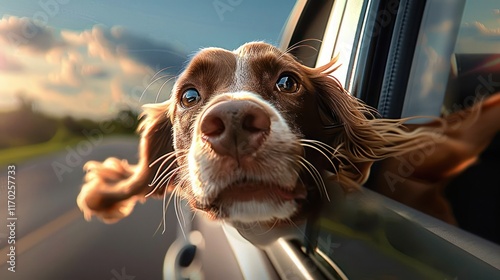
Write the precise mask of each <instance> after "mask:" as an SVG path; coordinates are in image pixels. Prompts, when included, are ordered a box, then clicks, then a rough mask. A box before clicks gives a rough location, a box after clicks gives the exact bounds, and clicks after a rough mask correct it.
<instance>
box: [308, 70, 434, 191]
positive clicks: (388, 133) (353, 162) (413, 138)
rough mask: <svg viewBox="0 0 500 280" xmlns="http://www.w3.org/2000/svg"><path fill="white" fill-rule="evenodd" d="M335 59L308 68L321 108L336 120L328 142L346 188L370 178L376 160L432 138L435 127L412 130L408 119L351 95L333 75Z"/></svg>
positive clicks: (339, 175) (340, 178)
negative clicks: (383, 113)
mask: <svg viewBox="0 0 500 280" xmlns="http://www.w3.org/2000/svg"><path fill="white" fill-rule="evenodd" d="M334 63H335V61H332V62H331V63H330V64H327V65H325V66H323V67H320V68H315V69H311V68H307V69H306V71H307V73H308V76H309V77H310V80H311V83H312V86H313V87H314V89H315V90H314V93H315V95H316V99H317V103H318V104H319V105H318V106H319V107H320V110H323V111H324V112H325V113H326V114H327V113H328V112H329V113H330V114H332V117H331V119H332V120H335V121H334V122H336V123H337V125H336V128H335V129H334V130H332V132H335V133H336V134H335V137H331V138H330V139H331V140H330V142H329V143H326V144H328V145H330V146H332V147H333V148H334V151H335V152H334V153H333V155H332V157H333V158H334V159H336V160H337V162H339V164H338V166H337V170H336V172H335V177H336V179H337V180H338V181H339V182H340V183H341V185H342V186H343V187H344V189H347V190H352V189H356V188H358V186H359V185H360V184H362V183H364V182H365V181H366V180H367V178H368V176H369V173H370V168H371V166H372V163H373V162H374V161H377V160H381V159H385V158H388V157H393V156H398V155H401V154H404V153H407V152H408V151H411V150H414V149H416V148H417V147H418V146H419V145H421V144H422V143H425V142H429V141H431V140H432V136H433V135H435V131H434V130H435V129H433V128H427V127H421V128H418V129H415V130H410V129H408V128H407V127H406V126H405V125H404V122H405V121H406V120H399V119H396V120H392V119H381V118H378V117H377V112H376V110H375V109H373V108H371V107H369V106H367V105H366V104H364V103H363V102H361V101H360V100H358V99H357V98H355V97H354V96H352V95H350V94H349V93H348V92H347V91H346V90H345V89H344V88H343V87H342V85H341V84H340V82H339V81H338V80H337V79H335V78H334V77H332V76H331V73H332V72H333V71H334V70H335V68H332V66H333V65H334ZM332 69H333V70H332ZM325 133H328V131H325ZM417 144H419V145H417Z"/></svg>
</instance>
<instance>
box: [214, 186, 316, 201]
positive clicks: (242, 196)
mask: <svg viewBox="0 0 500 280" xmlns="http://www.w3.org/2000/svg"><path fill="white" fill-rule="evenodd" d="M306 196H307V193H306V190H305V188H303V187H301V186H300V185H299V186H295V187H293V188H285V187H283V186H280V185H277V184H272V183H260V182H239V183H235V184H232V185H230V186H229V187H227V188H225V189H224V190H223V191H221V192H220V193H219V194H218V196H217V198H216V199H215V203H218V204H222V203H224V204H227V203H234V202H244V201H252V200H254V201H266V200H274V201H290V200H296V199H305V198H306Z"/></svg>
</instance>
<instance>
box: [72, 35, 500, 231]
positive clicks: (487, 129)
mask: <svg viewBox="0 0 500 280" xmlns="http://www.w3.org/2000/svg"><path fill="white" fill-rule="evenodd" d="M334 64H335V61H332V62H331V63H330V64H328V65H325V66H324V67H320V68H316V69H312V68H308V67H305V66H303V65H301V64H300V63H298V62H297V61H296V60H295V59H294V58H293V57H292V56H291V55H289V54H287V53H282V52H281V51H279V50H278V49H276V48H274V47H272V46H270V45H267V44H264V43H249V44H246V45H244V46H242V47H241V48H239V49H238V50H236V51H234V52H229V51H226V50H222V49H215V48H210V49H205V50H203V51H201V52H200V53H199V54H198V55H197V56H195V57H194V59H193V60H192V61H191V63H190V64H189V65H188V66H187V68H186V70H185V71H184V72H183V73H182V74H181V75H180V77H179V78H178V80H177V82H176V86H175V87H174V90H173V92H172V96H171V97H170V99H169V100H168V101H166V102H164V103H160V104H151V105H147V106H145V112H144V114H143V117H142V118H143V119H142V123H141V126H140V128H139V133H140V134H141V136H142V138H141V143H140V147H139V154H140V160H139V163H138V164H137V165H132V166H131V165H129V164H128V163H126V162H123V161H120V160H117V159H108V160H106V161H105V162H104V163H102V164H101V163H97V162H89V163H87V165H86V170H87V171H88V173H87V175H86V177H85V184H84V185H83V187H82V191H81V193H80V195H79V196H78V199H77V201H78V205H79V207H80V208H81V209H82V211H83V212H84V213H85V217H86V218H87V219H88V218H90V217H91V216H92V215H96V216H98V217H99V218H101V219H103V220H104V221H106V222H115V221H117V220H119V219H121V218H123V217H125V216H127V215H128V214H129V213H130V211H131V210H132V208H133V205H134V204H135V202H136V201H143V200H144V199H145V198H144V197H145V195H146V194H148V193H154V195H160V196H161V195H162V194H164V193H165V191H166V190H167V191H174V192H175V194H176V195H180V196H182V197H184V198H186V199H187V200H188V201H190V203H191V205H192V206H193V208H198V209H200V210H203V211H207V212H208V213H209V214H210V215H211V216H212V217H214V218H224V216H223V215H222V216H218V214H220V213H218V212H210V210H209V209H208V208H207V207H209V206H208V205H202V204H203V203H202V202H200V201H197V200H196V199H195V196H194V193H193V190H192V187H191V186H190V184H191V183H192V182H190V181H189V176H188V167H187V164H188V163H187V153H188V151H189V149H190V145H191V142H192V141H193V139H192V137H193V131H194V130H195V129H196V128H195V127H193V123H195V120H196V119H197V118H199V115H200V112H204V110H206V109H207V108H205V107H204V106H205V105H206V104H207V103H208V102H210V100H212V99H213V98H215V96H217V95H218V94H221V93H224V92H236V91H241V90H245V91H250V92H253V93H256V94H258V95H259V96H261V98H262V99H263V100H265V101H266V102H268V103H269V104H271V106H273V107H274V108H275V109H276V110H277V112H279V114H280V115H281V116H282V117H283V118H284V119H285V120H286V122H287V124H288V125H289V126H290V128H291V130H292V132H293V134H294V135H296V136H297V138H298V139H308V140H312V141H313V142H314V143H316V144H312V145H315V147H316V149H306V148H304V150H303V151H301V152H298V154H296V156H298V157H302V156H303V157H305V160H306V161H307V162H308V163H310V164H311V165H313V166H314V167H315V168H316V169H317V170H319V171H321V170H325V169H326V170H329V171H331V172H333V174H334V175H333V176H332V178H329V180H336V181H338V182H340V184H341V185H342V186H343V187H344V189H345V190H346V191H353V190H358V189H359V185H360V184H363V183H364V182H365V181H366V180H367V178H368V176H369V174H370V168H371V166H372V164H373V162H375V161H382V165H381V166H382V167H381V172H379V173H378V174H372V177H373V179H374V181H375V182H377V189H378V190H379V191H380V192H382V193H386V194H387V195H389V196H391V197H393V198H395V199H397V200H400V201H402V202H405V203H407V204H409V205H411V206H413V207H416V208H418V209H421V210H424V211H426V212H428V213H431V214H433V215H435V216H437V217H439V218H441V219H443V220H446V221H448V222H453V218H452V213H451V211H450V209H449V206H447V203H446V201H445V200H444V198H443V197H442V195H441V192H442V185H444V183H445V182H446V181H447V180H449V178H450V177H451V176H453V175H455V174H456V173H457V172H459V171H460V170H463V169H464V168H465V167H466V166H468V165H470V164H471V163H473V162H474V159H475V157H476V156H477V155H478V153H480V152H481V151H482V150H483V149H484V148H485V147H486V145H487V144H488V143H489V142H490V141H491V138H492V137H493V135H494V134H495V133H496V132H497V131H498V130H499V128H500V127H499V126H500V125H499V122H498V121H497V120H498V119H499V117H500V98H498V96H495V97H492V98H490V99H488V100H487V101H486V102H484V103H481V104H479V105H476V107H474V108H472V109H471V110H468V111H467V112H461V113H458V114H453V115H450V116H448V117H447V118H444V119H435V120H434V121H433V122H431V123H429V124H426V125H405V122H406V121H407V119H402V120H399V119H398V120H391V119H381V118H377V114H376V112H375V111H374V110H373V109H372V108H369V107H367V106H366V105H364V104H363V103H362V102H360V101H359V100H357V99H356V98H354V97H352V96H351V95H349V94H348V93H347V92H346V91H345V90H344V89H343V88H342V86H341V85H340V83H339V82H338V81H337V80H336V79H335V78H333V77H332V76H331V74H332V72H333V71H334V67H333V66H334ZM241 65H246V68H245V71H243V72H242V71H239V70H238V67H242V66H241ZM332 69H333V70H332ZM235 73H239V74H237V75H236V76H235ZM283 73H293V74H294V75H295V76H296V77H298V79H299V84H300V86H301V87H300V91H299V92H297V94H292V95H284V94H276V92H275V87H274V85H275V83H276V81H277V79H278V78H279V77H280V75H282V74H283ZM188 88H197V89H198V90H199V91H200V92H202V93H203V94H202V97H203V101H202V102H201V104H200V105H197V106H196V107H194V108H191V109H190V110H186V109H183V108H181V107H180V106H179V102H180V98H181V96H182V93H183V92H184V91H185V90H186V89H188ZM457 119H460V120H466V121H463V122H460V124H457V121H456V120H457ZM328 126H332V127H333V128H326V127H328ZM172 133H174V135H173V136H172ZM294 141H295V140H294ZM320 142H321V143H324V144H327V145H328V146H329V147H330V148H324V146H322V145H320V144H317V143H320ZM297 143H298V142H297ZM302 146H304V145H302ZM304 147H305V146H304ZM422 147H434V149H433V151H432V152H430V153H428V155H426V156H425V157H424V158H423V159H422V160H421V162H420V163H419V164H418V166H415V170H414V171H413V172H412V173H411V174H399V175H406V176H399V177H401V178H402V177H404V178H403V181H405V186H404V190H403V186H401V187H400V186H397V187H396V188H397V191H394V190H393V188H394V186H393V183H394V181H391V180H387V176H385V177H384V174H387V172H394V171H395V170H396V171H397V170H398V164H400V161H401V159H406V160H411V159H410V158H409V157H411V156H412V154H413V153H414V152H415V151H417V150H418V149H422ZM292 150H295V149H292V148H291V150H290V151H292ZM318 150H322V151H323V153H328V157H329V159H326V158H325V157H324V156H323V155H322V154H321V153H319V152H317V151H318ZM158 159H159V161H157V162H156V160H158ZM332 163H333V166H332ZM297 166H299V167H298V169H299V170H290V172H302V173H303V172H304V170H300V169H301V168H300V165H297ZM259 170H261V171H259V172H265V169H263V168H262V169H259ZM305 173H307V172H305ZM309 173H310V172H309ZM306 177H307V176H306ZM300 180H301V181H303V182H305V184H311V182H313V183H315V181H314V180H311V178H305V177H304V175H303V174H302V175H301V179H300ZM150 183H153V186H150ZM398 183H399V181H398ZM407 183H408V186H407V185H406V184H407ZM424 183H425V184H424ZM429 183H432V184H429ZM314 187H315V188H316V186H314ZM389 187H390V188H389ZM310 189H311V188H308V191H309V190H310ZM312 197H313V196H310V197H308V198H309V199H310V198H312ZM422 208H424V209H422ZM299 211H300V209H299Z"/></svg>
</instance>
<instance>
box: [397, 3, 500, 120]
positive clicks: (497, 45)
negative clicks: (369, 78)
mask: <svg viewBox="0 0 500 280" xmlns="http://www.w3.org/2000/svg"><path fill="white" fill-rule="evenodd" d="M499 30H500V11H499V6H498V3H496V2H495V1H488V0H480V1H467V2H466V1H429V2H428V3H427V7H426V11H425V14H424V18H423V21H422V25H421V29H420V33H419V37H418V42H417V48H416V51H415V55H414V58H413V67H412V71H411V74H410V78H409V82H408V88H407V94H406V99H405V103H404V107H403V116H414V115H439V114H440V113H442V112H444V113H448V112H450V111H454V110H457V109H461V108H464V106H466V105H464V104H463V102H464V101H465V99H467V101H468V102H471V101H473V100H474V98H475V96H478V95H485V94H491V93H493V92H495V91H498V90H500V83H498V82H496V81H500V79H498V78H497V77H498V73H499V67H498V65H499V57H500V56H499V55H500V51H499V50H500V32H499ZM469 96H470V97H469ZM443 103H444V105H445V106H444V107H443V106H442V105H443ZM469 105H470V104H469Z"/></svg>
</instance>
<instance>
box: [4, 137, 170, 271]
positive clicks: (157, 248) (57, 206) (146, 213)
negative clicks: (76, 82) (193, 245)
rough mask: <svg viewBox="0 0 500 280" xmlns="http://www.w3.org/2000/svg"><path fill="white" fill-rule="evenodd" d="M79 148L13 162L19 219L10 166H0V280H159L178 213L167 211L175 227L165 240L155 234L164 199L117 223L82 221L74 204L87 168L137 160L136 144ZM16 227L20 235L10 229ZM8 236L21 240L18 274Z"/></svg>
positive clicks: (105, 143)
mask: <svg viewBox="0 0 500 280" xmlns="http://www.w3.org/2000/svg"><path fill="white" fill-rule="evenodd" d="M85 141H86V140H85ZM79 144H80V145H79V146H78V145H77V146H76V147H75V148H67V149H66V150H63V151H61V152H59V153H56V154H52V155H49V156H45V157H42V158H38V159H35V160H31V161H29V162H25V163H20V164H16V163H14V165H15V186H16V189H15V190H16V193H15V195H16V197H15V200H13V201H14V202H15V209H14V210H15V213H14V216H13V217H15V218H17V220H8V218H9V217H10V216H7V213H8V211H7V210H8V206H7V200H8V196H7V195H8V193H7V174H8V170H9V168H8V167H7V166H2V167H0V177H1V179H0V184H1V185H0V279H4V280H7V279H9V280H10V279H23V280H25V279H41V280H44V279H52V280H53V279H56V280H58V279H75V280H79V279H106V280H108V279H109V280H111V279H115V280H122V279H128V280H132V279H153V280H154V279H161V275H162V265H163V259H164V257H165V253H166V251H167V249H168V247H169V245H170V244H171V242H172V241H173V240H174V239H175V237H176V227H177V220H176V218H175V213H174V211H173V210H169V211H168V212H167V214H168V215H167V225H170V226H169V227H167V231H166V232H165V233H164V234H162V233H161V231H160V232H157V233H155V232H156V229H157V227H158V225H159V224H160V222H161V219H162V211H161V207H162V206H161V201H154V200H153V201H148V202H147V203H146V204H144V205H137V206H136V209H135V211H134V212H133V213H132V215H131V216H130V217H128V218H127V219H124V220H122V221H120V222H118V223H116V224H113V225H106V224H103V223H101V222H100V221H98V220H95V219H94V220H93V221H91V222H87V221H85V220H84V219H83V215H82V214H81V213H80V211H79V210H78V207H77V205H76V196H77V195H78V192H79V190H80V186H81V183H82V178H83V175H84V173H83V171H82V166H83V164H84V163H85V162H86V161H87V160H91V159H92V160H103V159H104V158H106V157H108V156H116V157H121V158H126V159H128V160H129V162H136V161H137V156H136V154H137V140H136V139H132V138H126V139H120V138H113V139H105V140H102V141H100V142H99V143H92V142H90V141H87V142H86V143H84V142H82V143H79ZM78 147H79V149H78ZM11 205H12V204H11ZM11 210H13V209H11ZM12 222H14V224H15V232H11V231H10V229H9V225H12ZM12 234H14V235H12ZM9 238H11V240H12V239H15V241H16V243H15V246H16V250H15V272H11V271H9V267H12V263H11V264H9V263H8V260H9V259H10V258H11V257H10V256H8V254H11V252H10V246H11V245H9V244H7V243H8V240H9ZM11 255H12V254H11Z"/></svg>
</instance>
